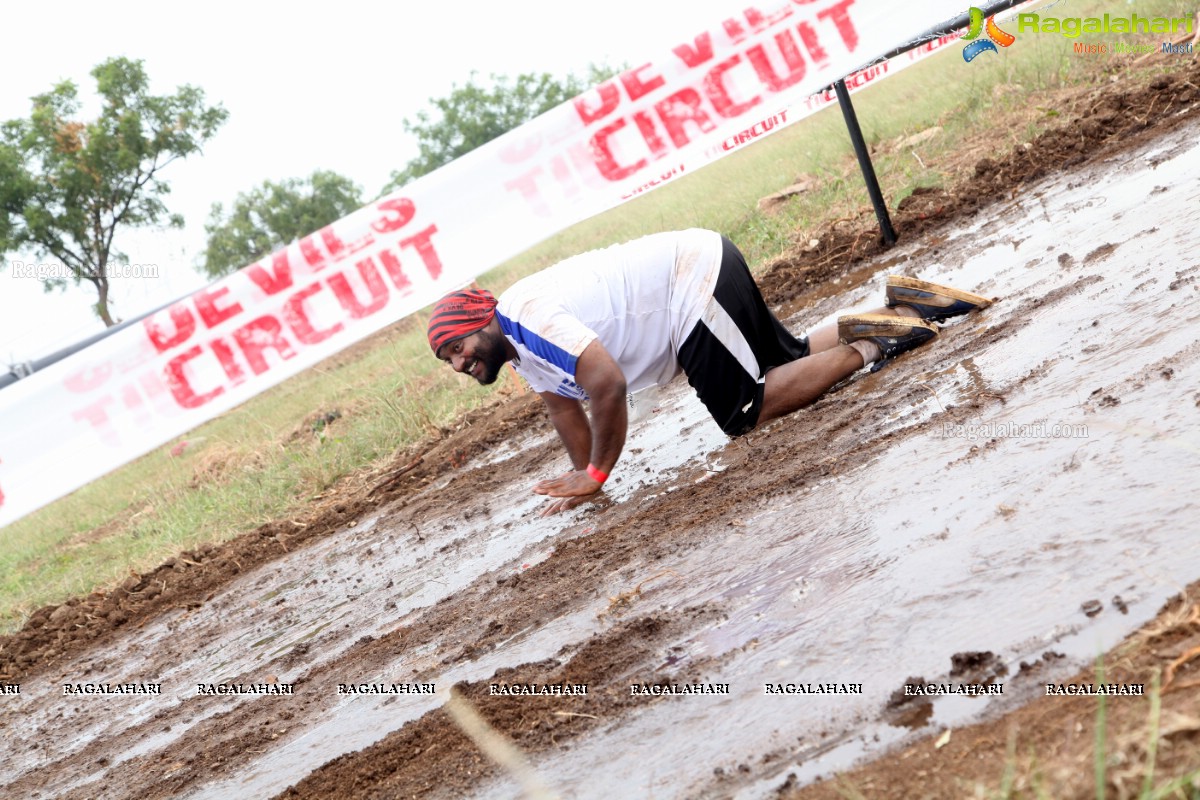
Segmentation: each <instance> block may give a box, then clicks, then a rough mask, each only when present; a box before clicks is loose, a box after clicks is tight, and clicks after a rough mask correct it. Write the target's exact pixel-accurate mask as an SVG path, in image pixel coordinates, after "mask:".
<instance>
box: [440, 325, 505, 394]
mask: <svg viewBox="0 0 1200 800" xmlns="http://www.w3.org/2000/svg"><path fill="white" fill-rule="evenodd" d="M439 357H440V358H441V359H442V360H443V361H445V362H446V363H447V364H449V365H450V366H451V367H453V368H454V371H455V372H462V373H464V374H466V375H470V376H471V377H472V378H474V379H475V380H477V381H479V382H480V383H481V384H483V385H484V386H486V385H488V384H489V383H495V381H496V377H497V376H498V375H499V374H500V369H501V368H502V367H503V366H504V362H505V361H506V360H507V358H506V357H505V353H504V338H503V336H502V335H501V334H499V333H497V332H495V331H493V330H492V329H491V326H490V325H489V326H488V327H486V328H484V329H482V330H479V331H476V332H475V333H472V334H471V335H469V336H464V337H463V338H461V339H455V340H454V341H453V342H448V343H447V344H445V345H444V346H443V347H442V350H441V353H440V354H439Z"/></svg>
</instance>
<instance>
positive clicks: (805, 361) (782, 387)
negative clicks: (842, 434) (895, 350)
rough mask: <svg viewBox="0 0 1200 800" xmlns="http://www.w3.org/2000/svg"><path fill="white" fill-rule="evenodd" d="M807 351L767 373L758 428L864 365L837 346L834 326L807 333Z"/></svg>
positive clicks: (900, 310)
mask: <svg viewBox="0 0 1200 800" xmlns="http://www.w3.org/2000/svg"><path fill="white" fill-rule="evenodd" d="M864 313H868V314H885V315H890V316H893V317H913V318H917V317H918V316H919V315H918V314H917V312H916V311H914V310H913V309H911V308H908V307H907V306H896V307H895V308H877V309H872V310H871V311H868V312H864ZM808 352H809V354H808V355H807V356H805V357H804V358H799V359H796V360H795V361H791V362H789V363H787V364H784V365H782V366H779V367H775V369H773V370H771V371H770V372H768V373H767V379H766V382H765V383H766V385H765V386H764V389H763V404H762V410H761V411H759V414H758V422H759V424H760V425H761V424H762V423H764V422H767V421H769V420H773V419H777V418H778V417H782V416H785V415H787V414H790V413H792V412H793V411H795V410H797V409H799V408H803V407H804V406H806V405H808V404H809V403H811V402H813V401H814V400H816V399H817V398H818V397H820V396H821V395H823V394H825V392H827V391H829V390H830V389H831V388H833V387H834V386H835V385H836V384H837V383H838V382H839V381H841V380H843V379H845V378H847V377H849V376H850V375H853V374H854V373H855V372H857V371H858V370H860V369H862V368H863V366H865V363H866V362H865V361H864V359H863V357H862V356H861V355H859V351H858V350H856V349H855V348H853V347H851V346H850V345H848V344H838V326H837V324H836V323H834V324H831V325H825V326H822V327H820V328H817V329H816V330H814V331H812V332H810V333H809V334H808ZM877 352H878V351H877Z"/></svg>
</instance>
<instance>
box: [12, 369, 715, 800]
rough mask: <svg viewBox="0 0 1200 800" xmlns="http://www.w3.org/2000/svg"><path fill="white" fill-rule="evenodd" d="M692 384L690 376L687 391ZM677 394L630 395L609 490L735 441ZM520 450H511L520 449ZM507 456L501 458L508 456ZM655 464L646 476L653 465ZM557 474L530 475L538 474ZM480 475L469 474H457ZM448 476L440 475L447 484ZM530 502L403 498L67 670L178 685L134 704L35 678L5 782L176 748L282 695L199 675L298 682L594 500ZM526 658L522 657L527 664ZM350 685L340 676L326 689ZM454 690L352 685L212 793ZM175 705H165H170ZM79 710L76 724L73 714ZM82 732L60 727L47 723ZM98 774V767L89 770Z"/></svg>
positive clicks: (356, 741) (348, 746)
mask: <svg viewBox="0 0 1200 800" xmlns="http://www.w3.org/2000/svg"><path fill="white" fill-rule="evenodd" d="M684 388H686V387H684ZM668 395H669V396H670V397H671V398H673V399H671V407H670V412H669V413H670V415H671V420H670V421H669V422H668V424H665V425H663V424H654V423H657V422H659V415H660V413H665V412H664V411H663V409H662V408H661V407H660V405H659V402H660V400H661V398H662V394H661V392H659V391H657V390H655V391H648V392H643V393H639V395H637V396H636V397H634V398H633V399H632V401H631V404H632V407H631V419H633V420H635V422H634V424H633V426H632V427H631V436H630V442H629V447H630V454H629V456H628V458H627V459H626V461H627V463H628V465H629V468H628V472H629V475H631V476H634V475H636V476H639V477H638V478H637V479H631V478H621V479H619V480H614V481H613V482H612V485H611V486H610V488H609V490H608V494H609V495H610V496H611V497H612V498H613V499H614V500H615V501H617V502H620V501H622V500H624V499H627V498H628V496H629V495H630V494H631V493H632V492H634V491H636V490H637V489H638V488H640V487H641V486H642V485H643V484H644V483H645V482H646V481H648V480H655V479H657V480H665V481H669V480H670V478H671V475H672V474H673V473H674V472H676V471H678V470H679V469H680V468H681V467H683V466H685V465H688V464H689V462H691V461H692V460H693V458H694V457H695V454H696V452H697V451H698V450H699V451H700V452H707V451H710V450H713V449H716V448H719V447H721V446H723V445H724V444H725V443H726V442H727V438H726V437H725V436H724V435H723V434H721V432H720V431H719V430H716V429H715V428H714V427H713V426H709V425H702V424H701V422H702V421H707V419H708V417H707V413H706V412H705V410H704V408H703V407H702V406H701V405H700V404H699V402H698V401H695V400H694V399H692V398H683V399H680V398H678V396H677V395H678V390H677V389H675V390H674V391H671V392H669V393H668ZM516 452H519V451H518V450H515V449H514V450H512V451H511V452H510V453H509V456H510V457H511V455H512V454H515V453H516ZM499 457H500V456H497V455H496V454H493V455H492V462H489V463H493V464H494V463H499V462H497V461H496V459H497V458H499ZM643 476H644V477H643ZM541 477H549V475H545V476H531V477H530V479H529V484H530V486H532V483H533V482H534V481H535V480H537V479H539V478H541ZM454 479H460V480H461V479H465V478H454ZM437 488H439V487H435V488H434V491H436V490H437ZM509 496H510V497H511V498H513V499H514V500H516V502H510V503H507V504H500V503H488V504H486V505H484V504H482V503H481V504H480V505H479V506H478V507H472V508H465V509H453V510H447V512H446V514H445V515H444V516H441V517H435V518H428V517H427V518H422V519H419V520H414V519H410V518H408V517H407V516H406V515H405V514H404V513H403V512H397V513H391V512H389V511H388V509H386V508H384V509H381V510H380V512H378V513H375V514H372V515H370V516H366V517H363V518H361V519H359V520H355V521H352V522H348V524H347V527H346V529H345V530H344V531H343V532H342V533H340V534H339V535H337V536H335V537H331V538H329V539H327V540H325V541H322V542H319V543H317V544H315V545H312V546H310V547H307V548H305V549H303V550H300V551H298V552H296V553H295V554H290V555H288V556H285V557H283V558H281V559H280V560H278V561H275V562H272V563H271V564H270V565H267V566H264V567H262V568H260V569H258V570H256V571H254V572H252V573H250V574H248V575H247V576H245V577H243V578H241V579H239V580H237V581H234V582H233V583H231V584H230V585H229V586H227V587H226V588H225V589H224V590H222V591H221V592H220V593H218V595H217V596H216V597H214V598H213V599H212V600H211V601H210V602H209V603H207V604H206V605H205V607H204V610H203V611H201V612H199V613H195V614H188V613H177V614H173V615H167V616H164V617H162V618H160V619H159V620H156V621H154V622H152V623H150V624H148V625H147V626H146V627H145V628H144V629H142V630H140V631H136V632H133V633H131V634H129V635H127V636H126V638H125V639H124V641H123V643H122V647H121V648H120V655H119V656H113V655H112V654H109V655H107V656H105V657H98V656H96V655H95V654H90V655H89V656H87V657H84V658H81V659H79V660H77V661H75V662H72V663H69V664H68V665H66V666H65V667H64V669H63V675H64V676H67V677H64V680H70V681H74V682H84V681H86V682H91V683H117V682H129V681H135V682H148V683H150V682H152V683H161V684H162V692H163V696H159V697H154V698H152V699H151V700H148V701H146V702H141V703H138V704H136V705H130V704H129V703H128V702H127V701H125V700H123V699H121V698H110V699H111V703H110V704H111V705H112V706H113V708H115V709H119V713H117V714H112V713H106V712H105V711H103V710H102V709H101V707H100V706H99V705H98V704H97V703H96V702H95V699H94V698H91V697H88V698H84V699H82V700H80V701H79V702H78V703H77V704H74V705H73V706H70V707H68V708H67V710H66V711H65V712H64V710H63V705H62V698H61V692H62V689H61V686H60V685H59V684H58V683H57V682H53V681H50V680H45V681H38V682H36V683H31V684H26V685H25V686H24V687H23V688H22V693H23V694H22V703H21V714H22V725H21V727H20V730H18V731H17V732H16V733H15V734H14V735H13V737H12V738H11V740H10V744H11V745H12V746H11V749H10V751H9V752H10V753H11V754H12V756H13V757H12V758H11V759H9V762H8V769H6V771H5V779H6V780H11V779H15V778H17V777H20V776H21V775H22V774H25V773H28V772H29V771H36V770H40V769H42V768H45V767H47V766H48V765H51V764H54V763H56V762H60V761H62V760H64V759H68V760H69V759H72V758H73V757H74V756H75V755H76V754H77V753H78V752H79V751H80V750H82V749H83V748H84V747H86V746H87V745H89V744H90V743H92V742H95V741H105V742H108V743H111V745H112V747H111V750H110V754H109V755H108V756H107V761H106V762H105V764H104V765H101V766H98V767H96V768H95V769H91V770H84V771H80V772H77V773H76V774H75V775H74V777H72V778H69V779H62V780H59V781H56V782H54V783H52V784H51V785H50V786H48V787H47V788H48V789H49V790H51V791H53V792H57V793H61V792H66V791H69V790H71V789H73V788H76V787H78V786H81V785H83V784H86V783H88V782H89V781H92V780H95V779H97V778H99V777H100V776H101V775H102V774H103V773H104V771H105V770H106V769H108V768H111V766H113V765H116V764H120V763H122V762H124V761H127V760H129V759H131V758H134V757H136V756H139V755H143V754H145V753H147V752H151V751H153V750H156V749H160V748H161V749H166V750H169V749H170V748H169V744H170V742H171V741H173V740H174V739H176V738H178V737H179V736H181V735H183V734H185V733H186V732H187V731H188V730H190V729H191V728H192V727H194V726H195V725H197V724H199V723H200V722H203V721H204V720H206V719H209V718H210V717H212V716H213V715H215V714H219V713H223V712H226V711H228V710H230V709H232V708H234V707H235V706H237V705H238V704H239V703H242V702H263V701H264V699H265V700H266V701H267V702H269V698H251V699H244V698H236V697H221V698H204V699H203V702H204V704H205V705H204V708H203V710H200V709H196V708H194V706H195V705H196V704H197V702H198V699H197V685H198V684H202V683H203V684H208V683H224V682H231V681H235V680H236V682H241V683H261V682H264V681H267V682H275V681H278V682H282V683H289V682H292V681H294V680H295V679H296V678H297V677H300V676H302V675H304V674H305V673H306V672H308V671H309V670H311V669H312V668H313V667H314V666H315V665H317V664H320V663H327V662H329V661H332V660H334V659H336V658H338V657H339V656H341V655H342V654H344V653H345V651H346V650H347V648H349V647H351V646H352V645H354V644H355V643H356V642H357V641H360V640H361V639H362V638H363V637H365V636H375V637H377V636H379V635H381V634H383V633H386V632H388V631H391V630H394V629H395V628H397V627H400V626H401V625H406V624H414V623H415V624H419V618H420V615H421V613H422V611H423V610H424V609H426V608H429V607H430V606H432V605H434V604H436V603H437V602H438V601H440V600H442V599H444V598H447V597H451V596H453V595H455V594H457V593H459V592H461V591H462V590H463V589H464V588H466V587H468V586H470V585H471V584H472V583H473V582H475V581H477V580H479V578H480V576H482V575H485V574H488V573H493V572H501V573H502V572H505V571H510V572H521V571H523V570H525V569H528V568H529V567H531V566H533V565H535V564H537V563H538V562H540V561H542V560H544V559H546V558H548V557H549V556H550V555H551V554H552V553H553V543H552V541H548V540H550V539H551V537H554V536H556V535H559V534H561V533H562V532H563V531H564V528H566V529H567V531H568V534H569V535H570V534H574V535H579V533H580V531H586V530H587V526H586V525H585V524H580V523H579V522H578V519H579V518H580V516H581V512H574V513H573V514H570V515H564V516H560V517H558V518H548V519H540V518H539V517H538V516H537V514H538V511H539V510H540V507H541V505H542V503H543V502H544V500H542V499H541V498H539V497H537V496H535V495H533V494H532V493H530V492H529V491H528V487H517V490H516V491H514V492H513V493H512V494H511V495H509ZM596 613H597V611H596V610H595V609H591V610H588V611H585V612H581V613H580V614H578V615H575V616H578V619H574V618H573V617H567V618H564V620H563V621H562V622H561V623H560V624H555V625H553V626H548V627H546V628H543V629H540V630H536V631H527V632H525V633H526V634H529V635H528V636H526V635H524V634H522V633H518V634H517V635H515V636H514V637H513V641H512V642H511V643H510V644H509V645H508V646H506V647H505V648H504V649H503V650H501V651H500V652H501V653H502V655H500V656H491V657H487V658H484V659H481V660H480V661H478V662H475V661H470V662H467V663H466V664H465V665H464V666H463V667H462V668H461V669H458V670H455V671H453V672H448V673H446V674H445V676H442V677H439V678H438V679H437V682H438V684H439V686H441V685H443V684H444V686H446V687H448V686H449V685H451V684H452V683H453V682H455V681H458V680H479V679H482V678H486V677H488V676H490V675H491V674H492V673H493V672H494V671H495V670H496V669H497V668H499V667H502V666H508V665H512V664H519V663H523V662H524V661H528V660H533V661H537V660H541V659H544V658H547V657H549V656H550V655H552V654H553V653H554V652H557V651H558V650H559V649H560V648H561V647H562V646H563V645H564V644H566V643H570V642H572V641H575V640H578V639H583V638H586V637H587V636H588V635H590V633H591V632H592V631H589V630H588V627H589V626H588V621H589V620H590V621H592V622H594V620H595V615H596ZM442 655H443V654H442V653H439V652H435V651H434V650H433V649H432V648H431V649H429V650H428V652H423V653H414V652H406V653H405V654H404V656H403V657H402V658H400V659H398V660H397V662H396V663H395V664H394V665H393V668H391V669H389V670H387V671H385V673H384V674H375V675H351V674H348V675H345V676H344V680H345V682H347V683H357V682H368V683H374V682H393V681H395V682H404V681H405V680H407V678H408V677H409V676H411V675H412V674H414V673H416V672H423V671H426V670H431V669H436V668H437V665H438V664H439V662H440V661H441V659H442ZM514 659H515V660H514ZM324 689H328V691H329V692H331V693H332V692H335V691H336V687H333V686H331V687H323V689H322V690H324ZM440 702H441V699H440V696H438V697H435V698H429V697H420V696H401V697H400V699H397V700H393V701H391V702H389V701H387V700H384V699H379V700H377V701H373V700H371V699H368V698H362V697H341V698H338V700H337V702H335V703H332V704H329V705H328V707H327V708H325V709H323V710H322V711H321V712H319V713H318V714H317V715H315V718H314V719H311V720H307V721H306V725H309V726H310V729H309V730H307V731H306V732H305V733H304V734H303V735H302V736H301V737H299V738H298V739H297V740H295V741H291V742H289V743H288V744H287V745H286V746H284V747H281V748H278V749H277V750H274V751H272V757H271V759H270V762H269V764H268V763H266V762H264V763H263V764H254V763H251V765H250V766H248V767H247V768H246V769H244V770H242V772H241V773H240V774H238V775H236V776H235V777H234V778H233V779H230V780H227V781H222V782H221V783H220V784H214V785H212V786H210V787H206V788H204V789H201V790H200V792H201V794H202V795H203V796H212V797H220V796H229V795H228V794H227V793H225V792H226V790H232V789H234V788H237V787H240V788H237V793H240V794H242V796H263V795H269V794H271V793H273V792H275V791H279V790H282V789H283V788H286V786H287V785H288V784H289V783H292V782H294V781H295V780H296V779H297V777H298V776H300V775H303V774H304V773H305V772H307V771H308V770H309V769H311V768H312V767H313V766H314V765H315V764H320V763H323V762H324V761H327V760H329V759H331V758H334V757H336V756H338V755H341V754H342V753H345V752H350V751H352V750H356V749H359V748H361V747H364V746H366V745H368V744H370V743H371V742H373V741H375V740H377V739H379V738H381V737H382V736H384V735H385V734H386V733H387V732H388V731H390V730H394V729H396V728H398V727H400V726H401V725H403V724H404V722H406V721H408V720H410V719H415V718H416V717H419V716H420V715H421V714H423V713H425V712H426V711H428V710H429V709H430V708H433V707H436V705H437V704H438V703H440ZM164 712H165V715H164ZM160 718H166V719H169V721H170V724H169V725H163V726H162V727H161V728H157V729H156V730H154V731H153V732H150V731H147V730H144V729H143V731H142V733H141V734H139V735H138V736H129V735H127V734H128V731H130V730H131V729H134V728H136V727H138V726H147V725H148V723H151V722H152V720H153V719H160ZM64 720H65V722H64ZM64 724H66V725H67V726H68V727H70V728H71V734H70V735H55V736H45V735H44V732H46V731H51V730H53V731H57V732H61V730H62V728H63V725H64ZM84 773H86V774H84Z"/></svg>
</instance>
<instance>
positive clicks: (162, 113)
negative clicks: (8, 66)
mask: <svg viewBox="0 0 1200 800" xmlns="http://www.w3.org/2000/svg"><path fill="white" fill-rule="evenodd" d="M91 74H92V77H93V78H95V79H96V90H97V94H98V95H99V99H100V101H101V110H100V115H99V116H98V117H97V118H96V119H95V120H94V121H92V122H81V121H79V120H77V119H75V117H76V115H78V113H79V109H80V104H79V99H78V96H77V90H76V87H75V84H74V83H73V82H71V81H64V82H62V83H59V84H58V85H57V86H55V87H54V88H53V89H51V90H50V91H49V92H46V93H45V94H40V95H37V96H36V97H34V98H33V111H32V113H31V115H30V117H29V119H17V120H9V121H8V122H5V123H4V124H3V126H2V127H0V252H12V251H15V250H19V249H22V248H28V249H29V250H30V251H31V252H33V253H34V254H36V255H37V256H38V257H40V258H47V259H49V260H52V261H54V262H56V264H57V265H58V266H57V267H56V268H55V270H52V273H53V274H51V275H50V276H49V277H47V278H46V279H45V281H44V287H45V289H46V291H52V290H63V289H65V288H66V287H67V285H68V284H70V283H73V284H75V285H76V286H78V285H81V284H82V283H83V282H84V281H86V282H88V283H90V284H91V285H92V287H93V288H94V289H95V290H96V294H97V300H96V304H95V306H94V308H95V311H96V315H97V316H98V317H99V318H100V319H101V320H103V321H104V324H105V325H108V326H112V325H113V324H114V320H113V317H112V314H111V312H110V309H109V306H110V305H111V304H112V303H113V300H112V298H111V297H110V295H109V278H110V267H111V265H113V264H114V263H120V262H121V261H128V259H127V258H126V257H125V255H124V254H123V253H121V252H119V251H117V250H115V249H114V247H113V239H114V237H115V236H116V233H117V231H118V230H128V229H130V228H138V227H145V226H150V225H157V224H159V223H160V222H161V221H165V222H166V223H167V224H168V225H170V226H172V227H183V218H182V217H180V216H179V215H178V214H169V213H168V211H167V207H166V205H165V204H164V203H163V200H162V198H163V196H164V195H166V194H167V193H168V192H170V186H169V185H168V184H166V183H165V182H163V181H162V179H161V178H160V176H159V172H160V171H161V170H162V169H163V168H164V167H165V166H167V165H168V164H170V163H171V162H172V161H174V160H175V159H177V158H186V157H187V156H189V155H191V154H193V153H197V152H200V150H201V146H202V145H203V144H204V143H205V142H206V141H208V140H209V139H210V138H212V136H213V134H215V133H216V131H217V128H219V127H220V126H221V125H222V124H223V123H224V122H225V119H226V118H227V117H228V112H227V111H225V109H224V108H222V107H221V106H220V105H219V104H218V105H216V106H205V104H204V92H203V91H202V90H200V89H197V88H195V87H193V86H180V87H178V88H177V89H176V91H175V94H172V95H162V96H156V95H152V94H150V92H149V83H150V81H149V78H148V77H147V76H146V71H145V70H144V69H143V67H142V62H141V61H133V60H130V59H127V58H111V59H109V60H107V61H105V62H103V63H102V64H100V65H99V66H97V67H96V68H95V69H93V70H92V72H91Z"/></svg>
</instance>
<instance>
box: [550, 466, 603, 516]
mask: <svg viewBox="0 0 1200 800" xmlns="http://www.w3.org/2000/svg"><path fill="white" fill-rule="evenodd" d="M601 486H602V484H601V483H600V482H599V481H597V480H596V479H594V478H593V477H592V476H591V475H588V474H587V471H586V470H577V471H575V472H567V473H564V474H562V475H560V476H559V477H557V478H551V479H550V480H548V481H539V482H538V483H537V484H536V485H535V486H534V487H533V492H534V494H544V495H549V496H550V497H557V498H559V499H558V500H555V501H554V502H553V503H550V504H549V505H547V506H546V508H545V509H544V510H543V511H542V513H541V516H543V517H548V516H550V515H551V514H557V513H559V512H560V511H567V510H568V509H572V508H575V506H578V505H580V504H582V503H586V502H587V501H589V500H594V499H595V496H596V495H598V494H599V493H600V489H601Z"/></svg>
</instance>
